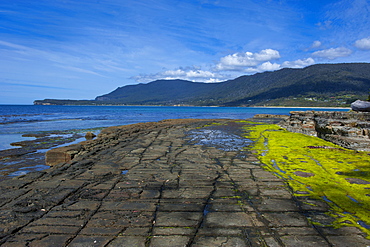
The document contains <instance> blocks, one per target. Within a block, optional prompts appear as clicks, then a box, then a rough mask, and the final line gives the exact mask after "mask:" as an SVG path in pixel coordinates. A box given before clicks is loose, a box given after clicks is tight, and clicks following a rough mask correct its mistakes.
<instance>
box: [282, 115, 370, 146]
mask: <svg viewBox="0 0 370 247" xmlns="http://www.w3.org/2000/svg"><path fill="white" fill-rule="evenodd" d="M281 125H282V127H284V128H286V129H287V130H289V131H292V132H298V133H303V134H306V135H312V136H317V137H320V138H322V139H324V140H327V141H330V142H333V143H335V144H337V145H339V146H342V147H345V148H349V149H353V150H357V151H366V152H370V112H353V111H351V112H329V111H293V112H291V113H290V116H289V117H288V118H286V119H285V121H284V122H282V123H281Z"/></svg>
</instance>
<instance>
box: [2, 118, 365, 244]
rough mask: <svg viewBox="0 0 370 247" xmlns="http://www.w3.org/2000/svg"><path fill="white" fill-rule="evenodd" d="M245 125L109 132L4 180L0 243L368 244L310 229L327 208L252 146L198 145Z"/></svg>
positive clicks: (166, 125) (194, 123) (357, 236)
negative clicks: (295, 188) (46, 165)
mask: <svg viewBox="0 0 370 247" xmlns="http://www.w3.org/2000/svg"><path fill="white" fill-rule="evenodd" d="M212 123H218V124H219V125H212ZM210 124H211V125H210ZM242 125H243V124H242V123H237V122H235V121H231V120H190V119H189V120H171V121H170V120H168V121H161V122H158V123H143V124H136V125H129V126H122V127H111V128H107V129H105V130H103V131H102V132H101V133H100V134H99V136H98V138H97V139H95V140H91V141H86V142H82V143H80V145H76V146H74V148H75V151H76V153H75V154H74V155H73V159H72V160H71V161H69V162H66V163H65V162H61V163H59V164H55V165H54V166H53V167H51V168H50V169H47V170H44V171H39V172H32V173H29V174H27V175H24V176H21V177H17V178H14V179H11V180H7V181H2V182H0V192H1V194H0V198H1V199H0V209H1V210H0V239H1V240H0V243H1V246H368V245H370V241H369V240H366V239H365V238H364V237H363V235H362V234H361V232H359V230H357V229H353V228H341V229H332V228H325V227H319V226H315V225H312V224H311V223H310V222H311V221H310V217H311V216H312V215H315V217H316V218H318V217H319V216H320V215H322V220H323V221H324V220H328V216H326V215H325V211H327V208H326V205H324V204H320V203H315V202H312V203H307V204H302V203H301V202H300V201H299V200H297V199H296V198H295V197H292V194H291V193H290V190H289V188H287V187H286V185H285V184H284V183H283V182H282V180H280V179H279V178H277V177H275V176H274V175H272V174H271V173H269V172H268V171H265V170H264V169H263V168H262V166H261V163H260V162H259V161H258V159H257V158H256V157H255V155H254V154H252V153H250V151H248V150H247V149H239V148H236V149H232V150H230V149H221V148H218V147H217V146H214V145H213V143H212V142H205V143H206V145H203V143H199V142H197V141H194V135H195V133H196V132H197V131H198V130H203V132H206V133H217V135H216V136H218V137H219V136H221V137H222V138H221V139H220V138H219V140H225V142H229V139H230V138H231V139H238V138H236V136H240V135H241V134H242V130H241V126H242ZM204 126H206V127H204ZM194 131H195V132H194ZM209 131H210V132H209ZM237 133H239V134H237ZM227 137H228V138H227ZM207 139H212V135H204V136H203V137H202V140H207ZM221 146H222V145H221Z"/></svg>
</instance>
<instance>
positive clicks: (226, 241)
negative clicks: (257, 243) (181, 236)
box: [192, 237, 249, 247]
mask: <svg viewBox="0 0 370 247" xmlns="http://www.w3.org/2000/svg"><path fill="white" fill-rule="evenodd" d="M192 246H193V247H211V246H225V247H249V244H247V243H246V242H245V241H244V240H243V239H242V238H238V237H200V238H198V239H196V240H195V242H194V244H193V245H192Z"/></svg>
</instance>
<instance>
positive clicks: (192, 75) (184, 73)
mask: <svg viewBox="0 0 370 247" xmlns="http://www.w3.org/2000/svg"><path fill="white" fill-rule="evenodd" d="M227 78H228V76H226V75H222V74H219V73H214V72H211V71H206V70H201V69H186V68H179V69H176V70H166V71H162V72H158V73H156V74H149V75H139V76H135V77H133V79H135V80H136V81H137V82H148V81H154V80H159V79H164V80H173V79H182V80H189V81H200V82H207V83H212V82H220V81H223V80H225V79H227Z"/></svg>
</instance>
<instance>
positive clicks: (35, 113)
mask: <svg viewBox="0 0 370 247" xmlns="http://www.w3.org/2000/svg"><path fill="white" fill-rule="evenodd" d="M293 110H317V111H318V110H328V111H348V109H333V108H320V109H317V108H315V109H312V108H299V109H297V108H264V107H185V106H184V107H174V106H173V107H172V106H43V105H0V150H4V149H8V148H12V147H11V146H10V145H9V144H10V143H11V142H16V141H21V140H26V138H25V137H22V135H23V134H29V133H39V132H43V131H64V130H74V129H77V130H78V129H90V128H98V127H109V126H117V125H127V124H133V123H139V122H153V121H160V120H163V119H181V118H207V119H210V118H228V119H246V118H251V117H253V116H254V115H255V114H260V113H264V114H284V115H288V114H289V112H290V111H293ZM13 148H14V147H13Z"/></svg>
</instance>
